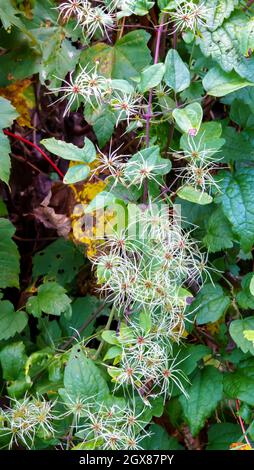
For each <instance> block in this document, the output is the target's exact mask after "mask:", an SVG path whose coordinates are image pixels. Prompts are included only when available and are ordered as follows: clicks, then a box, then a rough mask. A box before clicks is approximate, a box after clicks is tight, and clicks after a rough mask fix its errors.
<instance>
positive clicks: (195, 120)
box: [173, 103, 203, 136]
mask: <svg viewBox="0 0 254 470" xmlns="http://www.w3.org/2000/svg"><path fill="white" fill-rule="evenodd" d="M173 118H174V119H175V121H176V124H177V125H178V126H179V128H180V129H181V131H182V132H185V133H186V134H190V135H192V136H195V135H197V133H198V131H199V128H200V126H201V123H202V119H203V109H202V107H201V105H200V104H199V103H192V104H189V105H188V106H186V107H185V108H181V109H180V108H176V109H174V111H173Z"/></svg>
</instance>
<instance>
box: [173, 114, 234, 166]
mask: <svg viewBox="0 0 254 470" xmlns="http://www.w3.org/2000/svg"><path fill="white" fill-rule="evenodd" d="M221 134H222V125H221V123H219V122H216V121H210V122H204V123H202V124H201V126H200V129H199V132H198V134H197V135H196V136H194V137H192V139H191V141H190V138H189V136H188V135H187V134H183V135H182V137H181V139H180V147H181V149H183V150H185V151H187V152H192V151H193V144H195V146H196V148H197V149H198V152H201V151H203V150H206V149H209V156H210V157H211V156H213V155H216V154H217V153H218V151H219V150H220V149H221V147H222V146H223V145H224V144H225V139H222V138H221ZM213 158H214V160H216V157H213ZM219 159H221V155H220V154H219Z"/></svg>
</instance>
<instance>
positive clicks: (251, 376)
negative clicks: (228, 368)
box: [223, 365, 254, 406]
mask: <svg viewBox="0 0 254 470" xmlns="http://www.w3.org/2000/svg"><path fill="white" fill-rule="evenodd" d="M223 386H224V392H225V394H226V396H227V397H229V398H237V399H238V400H241V401H244V402H246V403H248V405H251V406H254V365H252V366H249V367H244V368H241V369H238V370H236V371H235V372H233V373H228V374H225V375H224V381H223Z"/></svg>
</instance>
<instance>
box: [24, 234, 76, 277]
mask: <svg viewBox="0 0 254 470" xmlns="http://www.w3.org/2000/svg"><path fill="white" fill-rule="evenodd" d="M83 264H84V258H83V257H82V256H81V253H80V251H79V250H78V249H77V247H76V246H75V245H74V243H72V242H71V241H69V240H64V239H63V238H59V239H58V240H56V241H55V242H53V243H51V244H50V245H48V246H47V247H46V248H45V249H44V250H42V251H39V252H38V253H36V255H35V256H34V257H33V277H34V278H36V277H39V276H45V275H48V276H49V277H50V278H52V277H53V278H55V280H56V281H57V282H58V283H59V284H62V285H65V284H67V283H70V282H71V281H72V280H73V279H74V278H75V276H76V275H77V274H78V272H79V269H80V268H81V266H82V265H83Z"/></svg>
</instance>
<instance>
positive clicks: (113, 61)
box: [80, 30, 151, 80]
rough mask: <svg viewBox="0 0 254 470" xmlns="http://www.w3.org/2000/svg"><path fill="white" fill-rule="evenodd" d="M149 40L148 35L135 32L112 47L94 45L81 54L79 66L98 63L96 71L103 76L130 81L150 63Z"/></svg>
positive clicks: (144, 32)
mask: <svg viewBox="0 0 254 470" xmlns="http://www.w3.org/2000/svg"><path fill="white" fill-rule="evenodd" d="M149 39H150V34H148V33H147V32H146V31H144V30H137V31H132V32H130V33H128V34H125V35H124V36H123V37H122V38H121V39H119V40H118V41H116V44H115V45H114V46H108V45H107V44H103V43H99V44H96V45H95V46H92V47H89V48H88V49H87V50H85V51H83V52H82V53H81V56H80V64H81V66H85V65H86V64H89V63H90V64H91V63H94V64H95V62H96V61H99V68H98V70H99V71H100V72H101V73H102V74H103V75H104V76H106V77H111V78H119V79H124V80H131V79H132V78H134V77H137V76H139V74H140V72H141V71H142V70H143V69H144V68H145V67H147V66H148V65H150V63H151V52H150V50H149V48H148V47H147V42H148V41H149Z"/></svg>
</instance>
